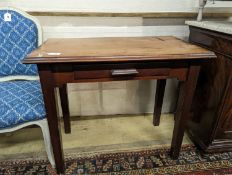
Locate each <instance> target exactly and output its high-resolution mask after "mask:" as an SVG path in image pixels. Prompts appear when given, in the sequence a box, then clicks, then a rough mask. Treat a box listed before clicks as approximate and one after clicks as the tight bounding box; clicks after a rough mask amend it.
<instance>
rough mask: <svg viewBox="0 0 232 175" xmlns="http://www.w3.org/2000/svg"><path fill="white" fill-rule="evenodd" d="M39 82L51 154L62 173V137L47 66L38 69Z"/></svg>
mask: <svg viewBox="0 0 232 175" xmlns="http://www.w3.org/2000/svg"><path fill="white" fill-rule="evenodd" d="M39 75H40V82H41V87H42V91H43V96H44V103H45V108H46V117H47V120H48V126H49V131H50V137H51V143H52V148H53V154H54V158H55V163H56V170H57V173H58V174H64V157H63V149H62V144H61V143H62V142H61V140H62V138H61V135H60V123H59V120H58V116H57V110H56V101H55V86H54V82H53V76H52V73H51V71H50V70H49V68H47V67H45V68H43V70H39Z"/></svg>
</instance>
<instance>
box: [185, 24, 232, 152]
mask: <svg viewBox="0 0 232 175" xmlns="http://www.w3.org/2000/svg"><path fill="white" fill-rule="evenodd" d="M189 40H190V42H192V43H195V44H197V45H200V46H202V47H205V48H207V49H210V50H212V51H214V52H215V53H216V55H217V58H216V59H214V60H211V61H210V62H206V63H204V65H203V66H202V68H201V72H200V77H199V80H198V84H197V89H196V92H195V96H194V100H193V104H192V110H191V114H190V115H191V120H190V121H189V123H188V133H189V136H190V138H191V139H192V140H193V142H195V144H197V145H198V146H199V147H200V148H201V149H202V150H203V151H204V152H218V151H232V36H231V35H228V34H224V33H220V32H215V31H210V30H207V29H202V28H198V27H193V26H190V37H189Z"/></svg>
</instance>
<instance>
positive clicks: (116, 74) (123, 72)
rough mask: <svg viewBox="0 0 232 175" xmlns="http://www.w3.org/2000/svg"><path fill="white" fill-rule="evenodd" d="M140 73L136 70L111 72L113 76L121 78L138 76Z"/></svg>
mask: <svg viewBox="0 0 232 175" xmlns="http://www.w3.org/2000/svg"><path fill="white" fill-rule="evenodd" d="M138 73H139V72H138V71H137V70H136V69H116V70H111V74H112V76H120V75H136V74H138Z"/></svg>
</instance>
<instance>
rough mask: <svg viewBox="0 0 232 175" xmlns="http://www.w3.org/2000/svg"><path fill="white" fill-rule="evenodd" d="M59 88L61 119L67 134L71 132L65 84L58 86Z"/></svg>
mask: <svg viewBox="0 0 232 175" xmlns="http://www.w3.org/2000/svg"><path fill="white" fill-rule="evenodd" d="M59 90H60V101H61V107H62V112H63V119H64V132H65V133H66V134H68V133H71V124H70V112H69V103H68V93H67V84H65V85H64V86H62V87H60V88H59Z"/></svg>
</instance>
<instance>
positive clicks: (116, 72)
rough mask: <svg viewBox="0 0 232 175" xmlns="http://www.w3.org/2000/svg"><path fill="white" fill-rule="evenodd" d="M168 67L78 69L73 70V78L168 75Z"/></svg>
mask: <svg viewBox="0 0 232 175" xmlns="http://www.w3.org/2000/svg"><path fill="white" fill-rule="evenodd" d="M169 71H170V69H169V68H163V69H159V68H155V69H135V68H127V69H118V68H117V69H108V70H79V71H75V79H101V78H120V77H122V78H123V77H150V76H168V75H169Z"/></svg>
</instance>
